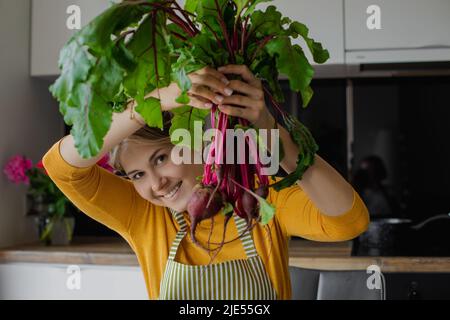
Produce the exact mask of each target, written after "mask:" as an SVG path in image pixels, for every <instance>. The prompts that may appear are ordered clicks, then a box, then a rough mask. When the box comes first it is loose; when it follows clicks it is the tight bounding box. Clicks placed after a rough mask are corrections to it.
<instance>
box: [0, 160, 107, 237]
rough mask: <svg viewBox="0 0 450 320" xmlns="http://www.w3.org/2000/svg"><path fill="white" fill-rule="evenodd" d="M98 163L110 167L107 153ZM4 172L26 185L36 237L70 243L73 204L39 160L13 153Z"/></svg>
mask: <svg viewBox="0 0 450 320" xmlns="http://www.w3.org/2000/svg"><path fill="white" fill-rule="evenodd" d="M97 164H98V165H99V166H101V167H103V168H105V169H106V170H108V171H111V172H112V171H113V170H112V168H111V167H110V166H109V165H108V158H107V157H104V158H102V159H101V160H100V161H99V162H98V163H97ZM3 172H4V174H5V175H6V177H7V179H8V180H9V181H10V182H13V183H14V184H23V185H26V186H27V187H28V189H27V204H28V212H27V213H28V214H29V215H34V216H35V219H36V223H37V227H38V234H39V239H40V240H41V241H42V242H43V243H45V244H47V245H49V244H53V245H55V244H57V245H58V244H69V243H70V242H71V240H72V235H73V231H74V227H75V219H74V216H73V214H72V211H71V210H70V208H73V205H72V203H71V202H70V200H69V199H68V198H67V197H66V196H65V195H64V194H63V193H62V192H61V191H60V190H59V188H58V187H57V186H56V185H55V183H54V182H53V181H52V180H51V178H50V177H49V176H48V174H47V171H46V170H45V168H44V166H43V164H42V161H39V162H38V163H37V164H36V165H33V162H32V161H31V160H30V159H28V158H27V157H26V156H23V155H16V156H13V157H11V158H10V159H9V160H8V162H7V163H6V164H5V166H4V168H3Z"/></svg>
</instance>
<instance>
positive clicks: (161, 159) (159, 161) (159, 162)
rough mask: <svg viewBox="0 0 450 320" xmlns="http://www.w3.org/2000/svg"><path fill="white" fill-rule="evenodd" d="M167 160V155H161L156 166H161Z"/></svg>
mask: <svg viewBox="0 0 450 320" xmlns="http://www.w3.org/2000/svg"><path fill="white" fill-rule="evenodd" d="M165 159H166V155H165V154H163V155H160V156H159V157H157V158H156V159H155V164H156V165H158V164H161V163H162V162H163V161H164V160H165Z"/></svg>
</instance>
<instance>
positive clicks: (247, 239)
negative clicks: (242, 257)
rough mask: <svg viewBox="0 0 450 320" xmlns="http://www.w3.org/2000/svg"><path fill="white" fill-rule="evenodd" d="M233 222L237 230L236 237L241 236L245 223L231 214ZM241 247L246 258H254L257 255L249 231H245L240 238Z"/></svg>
mask: <svg viewBox="0 0 450 320" xmlns="http://www.w3.org/2000/svg"><path fill="white" fill-rule="evenodd" d="M233 217H234V222H235V223H236V228H237V230H238V235H241V234H242V233H243V232H244V231H245V229H246V228H247V221H246V220H245V219H243V218H241V217H239V216H238V215H237V214H233ZM241 242H242V245H243V246H244V250H245V253H246V255H247V258H253V257H256V256H257V255H258V254H257V252H256V248H255V243H254V242H253V238H252V235H251V233H250V230H247V231H245V234H244V235H243V236H242V237H241Z"/></svg>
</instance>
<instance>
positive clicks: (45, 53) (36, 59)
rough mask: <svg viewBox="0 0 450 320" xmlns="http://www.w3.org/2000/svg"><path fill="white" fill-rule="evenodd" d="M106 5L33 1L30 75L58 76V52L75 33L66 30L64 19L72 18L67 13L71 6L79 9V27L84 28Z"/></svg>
mask: <svg viewBox="0 0 450 320" xmlns="http://www.w3.org/2000/svg"><path fill="white" fill-rule="evenodd" d="M109 4H110V1H109V0H32V9H31V64H30V65H31V70H30V73H31V75H32V76H53V75H58V74H59V69H58V58H59V52H60V51H61V49H62V47H63V46H64V44H65V43H66V42H67V41H68V40H69V39H70V37H71V36H72V35H73V34H74V33H75V32H76V31H77V30H70V29H69V28H68V27H67V20H68V19H69V18H70V17H71V13H67V9H68V8H69V7H70V6H73V5H75V6H78V7H79V9H80V18H81V26H84V25H86V24H87V23H89V21H91V20H92V19H93V18H94V17H96V16H97V15H98V14H100V13H101V12H103V11H104V10H105V9H107V8H108V7H109Z"/></svg>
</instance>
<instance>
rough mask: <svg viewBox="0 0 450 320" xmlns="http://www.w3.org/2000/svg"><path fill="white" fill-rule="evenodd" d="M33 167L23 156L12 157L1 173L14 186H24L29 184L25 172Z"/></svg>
mask: <svg viewBox="0 0 450 320" xmlns="http://www.w3.org/2000/svg"><path fill="white" fill-rule="evenodd" d="M32 167H33V163H32V162H31V160H30V159H27V158H26V157H25V156H19V155H17V156H14V157H12V158H10V159H9V161H8V162H7V163H6V165H5V167H4V168H3V172H4V173H5V174H6V177H7V178H8V180H9V181H11V182H14V183H15V184H19V183H24V184H26V185H29V184H30V179H29V178H28V176H27V170H29V169H31V168H32Z"/></svg>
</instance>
